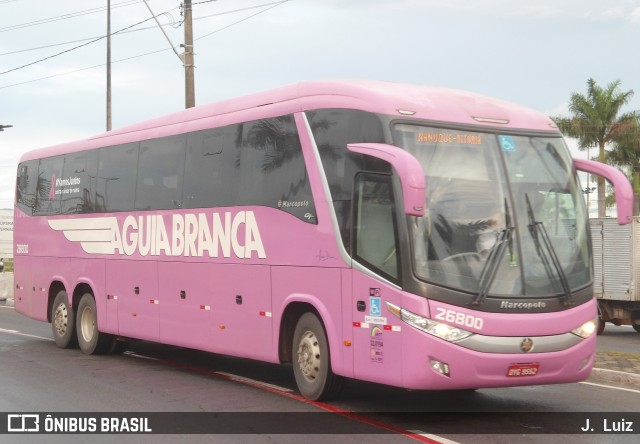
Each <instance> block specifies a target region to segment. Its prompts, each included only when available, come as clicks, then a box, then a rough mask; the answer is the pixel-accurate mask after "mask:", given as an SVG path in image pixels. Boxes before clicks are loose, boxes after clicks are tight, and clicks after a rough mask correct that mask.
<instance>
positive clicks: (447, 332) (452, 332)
mask: <svg viewBox="0 0 640 444" xmlns="http://www.w3.org/2000/svg"><path fill="white" fill-rule="evenodd" d="M387 308H388V309H389V311H390V312H391V313H393V314H394V315H396V316H397V317H399V318H400V319H402V321H404V322H406V323H407V324H409V325H410V326H412V327H414V328H417V329H418V330H421V331H423V332H425V333H429V334H430V335H433V336H436V337H438V338H440V339H444V340H445V341H449V342H456V341H459V340H461V339H464V338H467V337H469V336H471V335H472V334H473V333H471V332H470V331H467V330H463V329H461V328H458V327H452V326H451V325H448V324H444V323H442V322H436V321H434V320H432V319H427V318H425V317H422V316H420V315H417V314H415V313H412V312H410V311H409V310H405V309H404V308H400V307H397V306H395V305H393V304H390V303H388V302H387Z"/></svg>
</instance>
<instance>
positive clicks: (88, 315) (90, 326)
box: [80, 307, 96, 342]
mask: <svg viewBox="0 0 640 444" xmlns="http://www.w3.org/2000/svg"><path fill="white" fill-rule="evenodd" d="M95 325H96V315H95V313H94V312H93V310H91V308H90V307H85V308H84V309H83V310H82V315H81V316H80V332H81V333H82V339H84V341H85V342H91V340H92V339H93V335H94V331H95Z"/></svg>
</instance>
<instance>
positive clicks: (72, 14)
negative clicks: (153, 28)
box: [0, 0, 140, 32]
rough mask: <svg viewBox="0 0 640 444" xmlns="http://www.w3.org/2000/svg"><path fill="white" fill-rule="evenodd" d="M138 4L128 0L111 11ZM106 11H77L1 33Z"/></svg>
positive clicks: (23, 24)
mask: <svg viewBox="0 0 640 444" xmlns="http://www.w3.org/2000/svg"><path fill="white" fill-rule="evenodd" d="M136 3H140V2H139V0H126V1H124V2H121V3H116V4H114V5H112V6H111V9H112V10H113V9H117V8H123V7H125V6H131V5H134V4H136ZM106 10H107V8H106V7H104V6H101V7H99V8H92V9H84V10H82V11H76V12H71V13H69V14H63V15H58V16H56V17H49V18H44V19H40V20H34V21H32V22H25V23H20V24H17V25H11V26H5V27H4V28H0V32H9V31H15V30H17V29H23V28H29V27H31V26H37V25H44V24H46V23H51V22H58V21H61V20H68V19H71V18H76V17H82V16H83V15H89V14H95V13H97V12H102V11H106Z"/></svg>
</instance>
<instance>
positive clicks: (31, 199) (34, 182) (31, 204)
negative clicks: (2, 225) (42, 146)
mask: <svg viewBox="0 0 640 444" xmlns="http://www.w3.org/2000/svg"><path fill="white" fill-rule="evenodd" d="M37 186H38V161H37V160H30V161H28V162H23V163H21V164H20V165H19V166H18V178H17V181H16V204H17V205H18V208H20V209H21V210H22V211H24V212H25V213H26V214H29V215H31V214H33V210H34V208H35V207H36V203H37V200H38V199H37V196H38V189H37Z"/></svg>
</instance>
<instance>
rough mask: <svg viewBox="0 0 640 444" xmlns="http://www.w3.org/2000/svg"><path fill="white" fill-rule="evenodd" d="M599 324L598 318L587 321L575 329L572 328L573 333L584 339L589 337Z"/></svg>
mask: <svg viewBox="0 0 640 444" xmlns="http://www.w3.org/2000/svg"><path fill="white" fill-rule="evenodd" d="M597 326H598V319H597V318H596V319H593V320H591V321H588V322H585V323H584V324H582V325H581V326H580V327H578V328H576V329H575V330H572V331H571V333H573V334H574V335H576V336H580V337H581V338H583V339H587V338H588V337H589V336H591V335H592V334H593V333H594V332H595V331H596V328H597Z"/></svg>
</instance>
